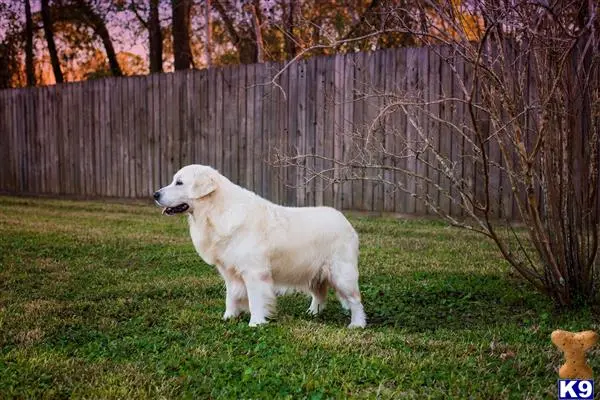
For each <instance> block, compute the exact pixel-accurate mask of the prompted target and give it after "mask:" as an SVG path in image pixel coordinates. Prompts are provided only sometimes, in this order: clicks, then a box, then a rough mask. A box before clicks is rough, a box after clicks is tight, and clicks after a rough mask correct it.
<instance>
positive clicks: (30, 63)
mask: <svg viewBox="0 0 600 400" xmlns="http://www.w3.org/2000/svg"><path fill="white" fill-rule="evenodd" d="M25 72H26V75H27V86H35V69H34V60H33V18H32V16H31V3H30V2H29V0H25Z"/></svg>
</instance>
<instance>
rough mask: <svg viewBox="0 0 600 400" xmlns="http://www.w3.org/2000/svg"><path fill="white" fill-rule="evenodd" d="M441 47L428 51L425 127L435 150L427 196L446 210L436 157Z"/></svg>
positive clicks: (429, 158) (429, 157) (429, 156)
mask: <svg viewBox="0 0 600 400" xmlns="http://www.w3.org/2000/svg"><path fill="white" fill-rule="evenodd" d="M439 51H440V49H439V47H438V46H435V47H432V48H430V49H428V51H427V56H428V63H429V66H428V73H427V82H426V86H425V88H424V91H425V96H426V101H427V103H428V104H427V107H426V112H427V115H426V118H427V120H426V122H425V123H424V124H423V127H424V129H425V130H426V135H427V139H428V141H429V145H430V146H431V148H432V149H433V152H432V151H430V152H428V154H427V163H428V164H429V168H428V169H429V174H428V176H427V177H428V179H430V181H431V183H430V184H428V185H427V197H428V199H429V202H430V203H431V204H432V206H434V207H436V206H439V207H440V208H442V210H441V211H442V212H445V210H446V209H448V197H447V196H446V195H445V194H443V193H440V191H439V189H438V187H439V185H440V179H441V176H440V173H439V172H438V171H439V168H440V164H439V162H438V160H437V159H436V157H435V152H437V153H438V154H439V152H440V151H441V148H440V123H439V122H438V121H437V120H436V119H437V118H439V116H440V106H439V103H438V102H437V100H438V99H439V97H440V87H441V80H440V56H439ZM428 116H431V117H428ZM426 212H427V213H432V210H430V209H429V207H427V210H426Z"/></svg>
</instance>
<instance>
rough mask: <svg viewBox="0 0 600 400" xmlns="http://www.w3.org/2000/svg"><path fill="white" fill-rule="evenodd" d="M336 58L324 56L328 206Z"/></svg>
mask: <svg viewBox="0 0 600 400" xmlns="http://www.w3.org/2000/svg"><path fill="white" fill-rule="evenodd" d="M335 61H336V58H335V57H324V65H323V67H324V69H325V104H324V107H323V112H324V118H323V119H324V121H323V155H324V156H325V160H323V163H322V168H323V169H325V170H326V171H328V172H327V176H328V177H329V179H328V181H327V182H324V188H323V204H324V205H326V206H329V207H332V206H334V204H335V193H334V187H335V186H337V185H334V183H333V181H332V180H333V178H334V173H333V171H334V163H333V162H332V161H330V160H333V159H334V158H335V141H336V136H337V135H336V134H335V106H336V105H335V73H336V69H335V67H336V64H335Z"/></svg>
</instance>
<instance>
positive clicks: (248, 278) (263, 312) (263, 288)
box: [242, 270, 275, 326]
mask: <svg viewBox="0 0 600 400" xmlns="http://www.w3.org/2000/svg"><path fill="white" fill-rule="evenodd" d="M242 277H243V279H244V283H245V284H246V291H247V292H248V305H249V307H250V324H249V325H250V326H257V325H261V324H266V323H267V322H268V321H267V318H268V317H270V316H271V315H272V314H273V312H274V308H275V288H274V286H273V278H272V277H271V273H270V272H269V271H267V270H261V271H253V270H245V271H243V272H242Z"/></svg>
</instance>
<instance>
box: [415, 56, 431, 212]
mask: <svg viewBox="0 0 600 400" xmlns="http://www.w3.org/2000/svg"><path fill="white" fill-rule="evenodd" d="M416 50H417V60H418V61H417V63H418V64H417V82H416V84H417V86H416V87H415V88H414V89H416V92H417V93H418V96H419V102H423V101H426V99H427V97H426V92H427V85H428V82H427V81H428V77H429V76H428V71H429V51H428V49H427V48H426V47H421V48H418V49H416ZM421 107H423V106H421ZM416 119H417V121H416V122H417V124H418V129H417V135H418V139H417V143H416V146H417V149H419V150H420V149H423V148H424V147H425V145H426V143H425V140H424V136H425V135H426V129H427V122H428V118H427V115H426V112H425V111H423V110H419V111H417V117H416ZM427 160H428V159H427V154H419V158H418V159H417V165H416V173H417V188H416V194H417V199H416V204H415V209H416V213H417V214H418V215H423V214H427V213H428V212H429V208H428V207H427V205H426V203H425V199H426V198H427V195H428V185H427V183H426V181H425V180H424V179H423V178H429V174H430V173H431V172H430V169H429V167H428V166H427V163H426V161H427Z"/></svg>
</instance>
